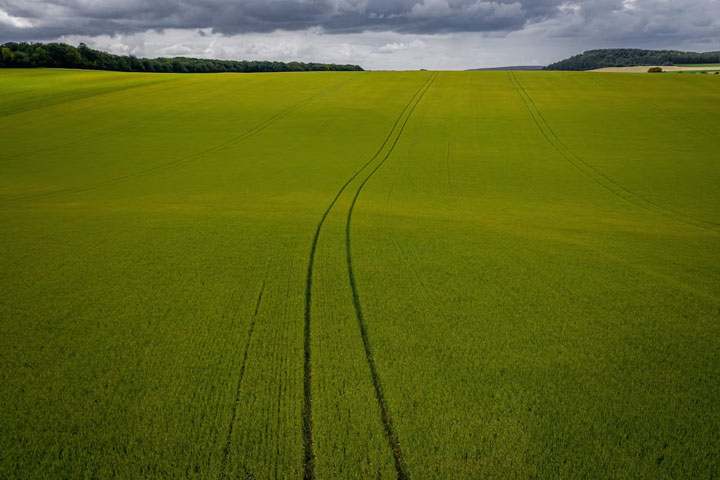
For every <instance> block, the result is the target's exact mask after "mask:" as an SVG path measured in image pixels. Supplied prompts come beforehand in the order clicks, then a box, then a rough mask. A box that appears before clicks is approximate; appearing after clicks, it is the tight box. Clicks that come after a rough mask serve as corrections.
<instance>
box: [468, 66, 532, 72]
mask: <svg viewBox="0 0 720 480" xmlns="http://www.w3.org/2000/svg"><path fill="white" fill-rule="evenodd" d="M543 68H545V67H539V66H537V65H516V66H510V67H490V68H470V69H468V70H467V71H468V72H493V71H500V72H505V71H515V72H522V71H528V70H542V69H543Z"/></svg>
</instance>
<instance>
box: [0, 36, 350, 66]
mask: <svg viewBox="0 0 720 480" xmlns="http://www.w3.org/2000/svg"><path fill="white" fill-rule="evenodd" d="M0 67H6V68H12V67H15V68H32V67H46V68H81V69H89V70H115V71H121V72H166V73H220V72H239V73H252V72H308V71H325V70H333V71H338V70H340V71H345V70H352V71H359V70H362V68H361V67H359V66H357V65H335V64H332V63H303V62H287V63H285V62H268V61H235V60H211V59H205V58H187V57H175V58H137V57H134V56H131V55H113V54H110V53H106V52H102V51H100V50H94V49H92V48H90V47H88V46H87V45H85V44H84V43H81V44H80V45H79V46H78V47H77V48H75V47H73V46H72V45H67V44H65V43H15V42H9V43H5V44H3V45H0Z"/></svg>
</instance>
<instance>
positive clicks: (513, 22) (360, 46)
mask: <svg viewBox="0 0 720 480" xmlns="http://www.w3.org/2000/svg"><path fill="white" fill-rule="evenodd" d="M263 36H264V38H266V39H267V40H268V42H270V43H272V42H273V41H274V40H277V41H280V42H285V43H286V44H287V45H286V47H287V48H285V49H284V50H286V51H288V52H290V53H289V54H282V52H280V53H281V56H282V55H284V56H285V58H278V59H286V58H288V59H289V58H290V57H292V59H295V57H293V55H295V56H302V55H304V54H314V55H316V54H319V55H321V56H323V50H322V49H319V50H318V49H317V48H313V46H312V45H310V44H312V43H313V42H314V43H315V44H316V45H315V46H322V45H326V46H327V49H326V50H327V51H328V52H331V55H330V57H332V58H328V60H337V58H336V57H337V56H338V51H339V50H338V49H337V48H336V46H337V45H336V44H342V45H345V47H344V51H345V52H346V53H347V52H350V53H354V54H356V55H359V58H357V60H355V61H356V62H358V63H362V61H363V59H365V58H369V57H368V55H376V57H373V58H377V59H380V58H381V57H382V56H384V57H385V58H387V57H390V56H394V57H395V59H407V58H410V56H412V55H415V54H414V53H413V52H415V53H418V52H422V51H423V50H424V51H425V52H426V54H434V55H437V54H440V55H442V54H443V50H442V49H439V50H434V49H435V48H436V47H438V45H440V44H445V46H446V49H445V50H444V52H445V54H447V55H451V56H452V55H456V56H457V52H454V51H453V50H451V49H455V48H457V47H458V46H461V45H464V46H465V47H467V49H470V50H472V48H470V47H473V46H475V47H478V46H481V45H485V46H496V48H499V49H500V50H502V49H503V48H502V45H501V43H502V42H499V41H498V39H505V40H506V43H507V44H508V45H516V46H518V47H523V46H525V47H528V48H527V51H529V52H531V53H530V54H529V55H526V56H525V57H521V56H517V57H516V58H517V60H511V59H510V58H508V62H510V61H522V60H523V59H524V58H527V60H526V61H525V62H523V63H529V62H531V61H542V62H544V61H546V59H547V60H553V59H556V58H554V57H556V56H557V55H560V54H564V52H565V50H568V51H569V53H575V52H578V51H581V50H582V49H584V48H594V47H603V46H629V47H632V46H639V47H654V48H668V47H671V48H683V47H685V48H689V47H695V48H697V47H698V46H700V47H705V48H701V49H705V50H710V49H720V46H718V39H720V0H576V1H572V0H0V41H11V40H13V41H22V40H54V39H77V40H82V41H88V43H90V44H91V45H97V46H100V47H105V48H111V49H114V50H115V51H117V50H123V48H122V46H125V47H128V48H129V49H130V53H134V54H143V55H150V56H152V55H158V54H167V55H172V54H175V53H173V52H177V53H176V54H184V55H200V56H202V55H207V54H206V53H205V50H207V48H206V47H207V45H210V44H211V43H212V44H214V45H221V47H218V48H219V50H218V49H217V48H216V50H218V51H220V50H222V51H221V52H220V56H221V57H222V56H223V52H225V54H227V55H230V53H228V52H229V51H233V46H237V47H238V48H237V49H235V50H236V51H234V52H232V54H242V55H246V56H247V55H251V56H252V54H253V52H252V48H250V47H249V46H248V45H249V44H255V45H256V46H257V44H258V42H259V43H260V44H262V43H263ZM321 37H323V38H321ZM162 38H165V41H162ZM203 38H204V39H205V40H204V41H203V40H202V39H203ZM143 39H152V42H154V46H151V47H148V46H147V42H145V41H144V40H143ZM231 39H234V40H232V41H231ZM461 41H462V42H464V43H462V42H461ZM152 42H151V43H152ZM288 42H289V44H288ZM293 42H295V47H296V48H293V46H292V44H293ZM297 42H300V43H297ZM303 42H305V43H303ZM468 42H469V43H468ZM473 42H474V43H473ZM513 42H514V43H513ZM201 44H204V45H205V48H202V49H201V48H199V47H198V45H201ZM308 45H309V46H308ZM563 45H566V46H568V47H572V50H570V48H567V49H564V48H563ZM541 46H544V47H545V48H546V52H547V55H546V56H545V57H546V58H541V57H542V56H540V57H538V55H537V54H536V52H538V51H540V50H538V49H539V47H541ZM240 47H243V48H240ZM328 49H329V50H328ZM256 50H257V49H256ZM260 50H261V51H262V50H263V48H260ZM270 50H271V52H270V53H272V49H270ZM281 50H282V49H281ZM559 50H562V53H561V52H560V51H559ZM211 53H212V52H211ZM214 54H216V52H215V53H214ZM531 57H532V58H531ZM418 58H419V57H418ZM428 58H429V60H428V62H426V63H430V64H432V63H433V62H435V63H437V62H438V61H441V60H438V59H433V58H432V57H428ZM313 60H326V59H325V58H315V59H313ZM343 60H347V58H343ZM350 60H352V59H350ZM378 61H379V62H380V65H379V66H383V64H382V61H381V60H378ZM371 66H374V65H371ZM404 66H410V64H409V63H408V62H405V63H402V62H401V64H400V67H404ZM467 66H478V64H477V62H471V63H468V64H467Z"/></svg>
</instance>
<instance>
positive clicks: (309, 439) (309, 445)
mask: <svg viewBox="0 0 720 480" xmlns="http://www.w3.org/2000/svg"><path fill="white" fill-rule="evenodd" d="M431 79H432V77H429V78H428V79H427V80H426V81H425V83H423V84H422V85H421V86H420V88H418V90H417V91H416V92H415V94H414V95H413V96H412V97H411V98H410V100H409V101H408V103H407V104H406V105H405V107H404V108H403V109H402V111H401V112H400V114H399V115H398V117H397V118H396V119H395V123H394V124H393V126H392V128H391V129H390V132H388V134H387V136H386V137H385V140H384V141H383V143H382V144H381V145H380V148H378V150H377V151H376V152H375V154H374V155H373V156H372V157H371V158H370V159H369V160H368V161H367V162H365V164H363V165H362V166H361V167H360V168H359V169H358V170H356V171H355V173H353V174H352V175H351V176H350V178H348V179H347V181H346V182H345V183H344V184H343V185H342V186H341V187H340V189H339V190H338V191H337V193H336V194H335V197H334V198H333V199H332V201H331V202H330V204H328V206H327V208H326V209H325V211H324V212H323V215H322V217H321V218H320V221H319V222H318V225H317V227H316V229H315V235H314V236H313V241H312V244H311V246H310V255H309V258H308V267H307V275H306V280H305V328H304V342H303V348H304V362H303V373H304V375H303V390H304V395H303V411H302V423H303V445H304V456H303V478H304V479H305V480H311V479H314V478H315V449H314V445H313V433H312V427H313V425H312V362H311V359H312V352H311V345H310V340H311V333H312V329H311V327H312V312H311V310H312V309H311V307H312V281H313V271H314V267H315V254H316V251H317V246H318V242H319V240H320V233H321V231H322V227H323V225H324V224H325V220H326V219H327V217H328V215H329V214H330V211H331V210H332V209H333V207H334V206H335V204H336V203H337V201H338V199H339V198H340V196H341V195H342V193H343V192H344V191H345V189H346V188H347V187H348V186H349V185H350V183H352V181H353V180H355V179H356V178H357V177H358V175H360V174H361V173H362V172H363V170H365V169H366V168H367V167H368V166H370V164H372V163H373V162H374V161H375V160H376V159H377V158H378V157H379V156H380V154H381V153H382V151H383V149H384V148H385V146H386V145H387V144H388V143H389V142H390V139H391V138H392V136H393V133H394V132H395V130H396V129H397V128H398V125H399V124H400V121H401V120H402V118H403V116H404V115H405V113H406V112H407V111H408V109H410V108H411V105H412V104H413V101H414V100H415V99H416V98H418V96H419V95H420V94H421V92H422V91H423V89H424V88H425V87H426V86H427V85H428V84H429V82H430V81H431ZM418 100H419V99H418Z"/></svg>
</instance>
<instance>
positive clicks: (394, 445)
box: [345, 73, 438, 480]
mask: <svg viewBox="0 0 720 480" xmlns="http://www.w3.org/2000/svg"><path fill="white" fill-rule="evenodd" d="M437 76H438V74H437V73H436V74H435V75H433V76H432V77H431V78H430V79H429V81H428V82H427V83H426V84H425V85H424V86H423V87H424V89H423V91H422V93H421V94H420V96H419V97H418V98H417V100H416V101H415V103H414V104H413V106H412V108H411V109H410V111H409V112H408V114H407V116H406V117H405V120H404V122H403V123H402V126H401V127H400V129H399V131H398V133H397V135H396V137H395V140H394V141H393V143H392V144H391V145H390V148H389V149H388V151H387V153H386V154H385V156H384V157H383V158H382V160H381V161H380V162H379V163H378V164H377V165H376V166H375V168H373V169H372V171H371V172H370V173H369V174H368V176H367V177H365V179H364V180H363V181H362V183H361V184H360V185H359V186H358V189H357V191H356V192H355V196H354V197H353V200H352V203H351V204H350V208H349V210H348V215H347V221H346V223H345V253H346V257H345V259H346V263H347V269H348V278H349V282H350V289H351V290H352V296H353V307H354V309H355V315H356V317H357V321H358V327H359V328H360V336H361V338H362V343H363V347H364V349H365V359H366V360H367V363H368V367H369V368H370V375H371V377H372V382H373V386H374V388H375V398H376V400H377V402H378V406H379V407H380V414H381V421H382V424H383V428H384V430H385V436H386V437H387V440H388V443H389V445H390V449H391V450H392V454H393V459H394V461H395V470H396V471H397V477H398V479H399V480H405V479H408V478H410V473H409V471H408V468H407V465H406V463H405V459H404V458H403V454H402V449H401V448H400V440H399V438H398V434H397V431H396V430H395V427H394V424H393V420H392V416H391V415H390V410H389V408H388V405H387V400H386V398H385V391H384V389H383V385H382V381H381V379H380V374H379V373H378V370H377V366H376V364H375V357H374V354H373V351H372V345H371V344H370V339H369V337H368V333H367V325H366V323H365V316H364V314H363V310H362V303H361V302H360V294H359V292H358V287H357V281H356V280H355V272H354V269H353V263H352V239H351V238H352V236H351V224H352V215H353V212H354V210H355V205H356V204H357V200H358V197H359V196H360V193H361V192H362V190H363V188H364V187H365V185H366V184H367V183H368V181H369V180H370V179H371V178H372V177H373V175H374V174H375V173H376V172H377V171H378V170H379V169H380V167H382V166H383V165H384V164H385V162H386V161H387V159H388V158H390V156H391V155H392V153H393V151H394V150H395V147H396V146H397V144H398V142H399V141H400V137H402V134H403V131H404V130H405V127H406V126H407V124H408V121H409V120H410V118H411V117H412V114H413V112H414V111H415V109H416V108H417V106H418V104H419V103H420V102H421V101H422V99H423V97H424V96H425V94H426V93H427V91H428V90H429V89H430V87H432V84H433V83H434V82H435V79H436V78H437Z"/></svg>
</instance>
